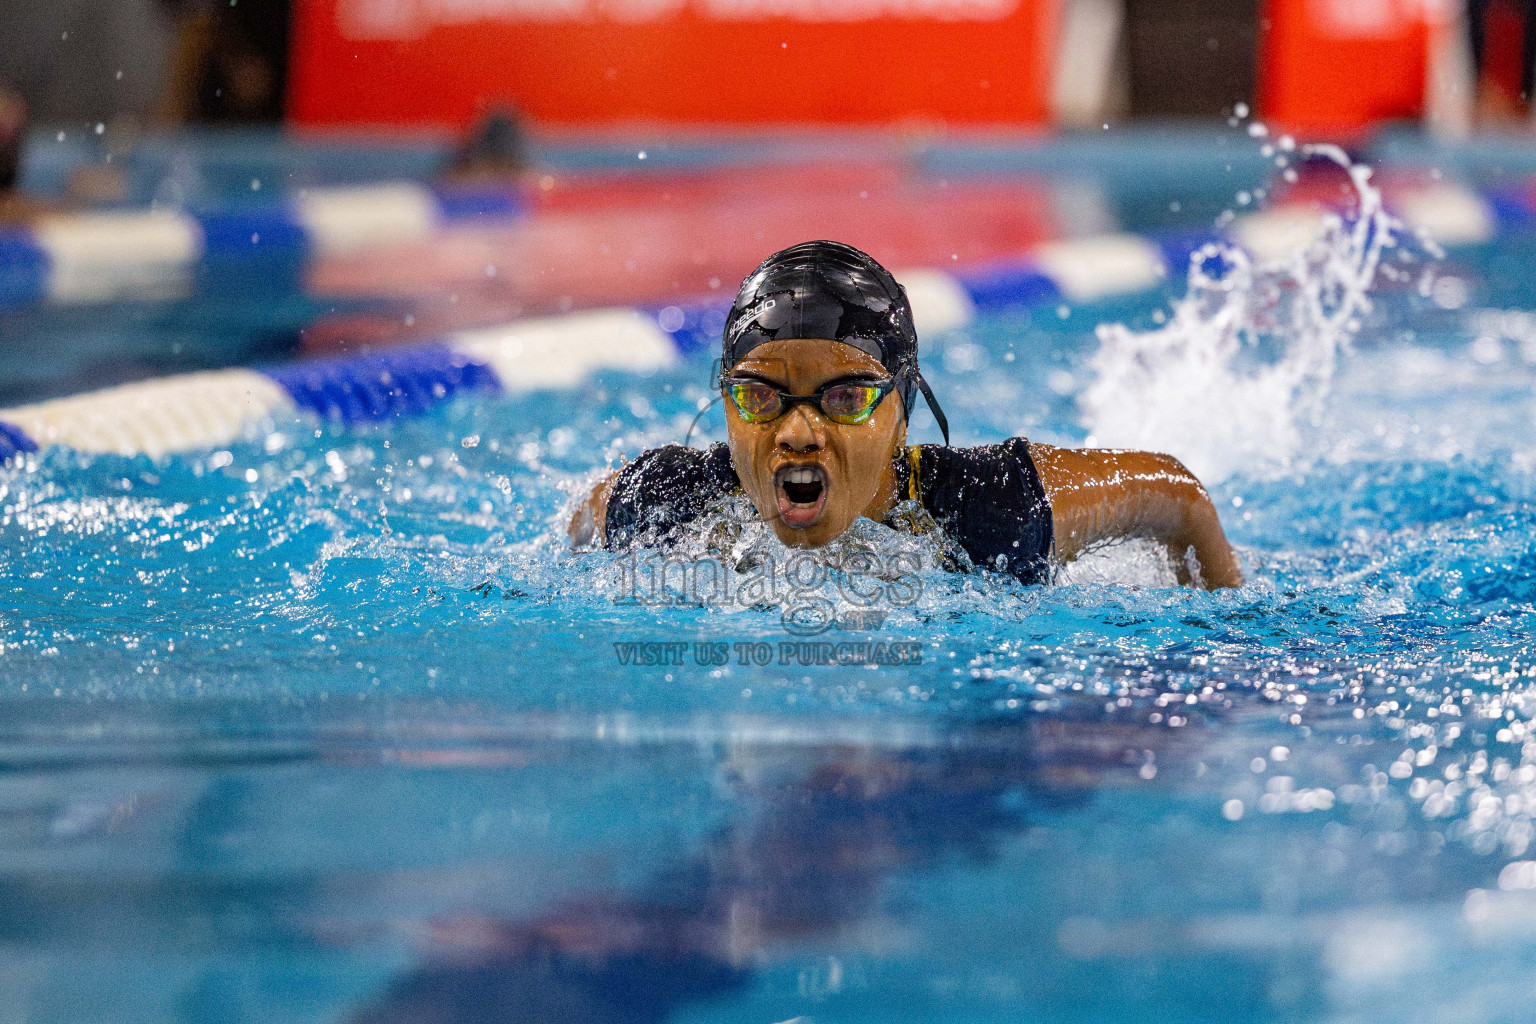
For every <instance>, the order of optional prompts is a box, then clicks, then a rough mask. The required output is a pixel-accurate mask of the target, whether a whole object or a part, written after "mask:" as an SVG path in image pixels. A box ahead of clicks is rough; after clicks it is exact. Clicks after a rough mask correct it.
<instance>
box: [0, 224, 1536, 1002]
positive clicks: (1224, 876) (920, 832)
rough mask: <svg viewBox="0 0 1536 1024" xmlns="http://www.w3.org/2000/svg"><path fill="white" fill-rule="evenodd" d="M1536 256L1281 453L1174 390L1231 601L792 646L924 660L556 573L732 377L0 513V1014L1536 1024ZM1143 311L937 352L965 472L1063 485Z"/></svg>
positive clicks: (1112, 577) (646, 384)
mask: <svg viewBox="0 0 1536 1024" xmlns="http://www.w3.org/2000/svg"><path fill="white" fill-rule="evenodd" d="M1533 258H1536V251H1533V247H1532V244H1531V242H1530V241H1529V240H1520V239H1514V240H1510V241H1506V242H1503V243H1500V244H1499V245H1497V246H1494V247H1489V248H1486V249H1484V250H1480V251H1473V252H1469V253H1466V254H1463V255H1461V256H1459V257H1458V258H1457V259H1456V260H1455V261H1453V262H1452V263H1450V264H1448V265H1447V266H1445V267H1443V268H1442V269H1441V271H1440V273H1441V274H1442V275H1445V276H1453V277H1456V279H1457V280H1459V281H1463V282H1465V284H1466V287H1465V288H1464V289H1463V290H1462V291H1463V293H1464V297H1466V298H1467V299H1468V301H1467V302H1466V304H1465V305H1462V304H1460V303H1458V302H1454V301H1453V302H1442V303H1440V304H1436V302H1434V301H1431V300H1430V299H1427V298H1425V297H1423V296H1421V295H1420V294H1419V292H1418V291H1416V290H1414V289H1413V288H1411V287H1399V288H1384V289H1383V290H1382V291H1381V293H1380V294H1379V295H1378V297H1377V302H1376V305H1375V307H1374V309H1373V310H1372V311H1371V312H1370V314H1369V315H1368V316H1367V317H1366V318H1365V322H1364V324H1363V326H1362V328H1361V331H1360V333H1359V336H1358V338H1357V340H1356V341H1355V343H1354V345H1353V347H1352V348H1350V349H1349V350H1348V351H1346V352H1345V353H1344V354H1343V355H1342V356H1341V359H1340V362H1339V365H1338V367H1337V369H1336V371H1335V372H1333V373H1332V374H1331V375H1330V376H1329V378H1328V380H1327V381H1326V384H1327V387H1326V389H1319V390H1318V391H1317V392H1316V393H1315V394H1314V395H1313V396H1312V397H1314V398H1315V399H1316V401H1315V402H1314V403H1313V404H1312V405H1310V406H1308V410H1307V411H1306V412H1305V413H1304V414H1303V413H1302V412H1300V411H1295V413H1294V415H1291V413H1290V412H1287V411H1286V410H1280V411H1278V412H1277V415H1283V416H1290V418H1289V419H1287V421H1286V422H1287V423H1289V425H1290V426H1291V428H1292V429H1293V430H1294V435H1295V436H1294V443H1293V444H1290V445H1288V446H1286V447H1285V448H1284V449H1283V450H1282V449H1281V448H1276V449H1275V452H1274V453H1273V454H1272V455H1266V454H1265V451H1264V449H1263V447H1262V445H1260V446H1258V447H1255V446H1254V444H1253V442H1252V439H1251V438H1247V439H1245V440H1244V444H1245V446H1246V447H1244V448H1243V450H1242V458H1241V459H1236V460H1233V459H1226V460H1223V459H1222V458H1221V456H1223V454H1224V449H1223V444H1224V440H1223V438H1224V433H1223V429H1224V428H1223V423H1222V422H1220V419H1221V416H1220V415H1219V413H1220V412H1221V410H1222V403H1223V401H1224V400H1225V398H1226V396H1223V395H1219V394H1211V395H1207V396H1204V400H1206V401H1208V402H1209V403H1210V408H1211V410H1213V412H1212V414H1211V415H1210V417H1209V418H1210V419H1211V420H1212V422H1210V424H1209V431H1208V436H1206V437H1203V438H1200V439H1197V440H1199V442H1200V445H1199V447H1200V450H1199V451H1196V452H1192V453H1190V461H1191V464H1192V465H1195V466H1196V467H1197V468H1199V467H1200V466H1201V465H1202V460H1204V464H1206V465H1211V466H1217V465H1220V466H1221V467H1222V468H1221V470H1220V471H1219V472H1216V473H1214V474H1212V475H1211V478H1210V483H1211V491H1212V495H1213V497H1214V499H1215V501H1216V502H1217V505H1218V507H1219V508H1220V510H1221V512H1222V517H1223V521H1224V523H1225V525H1226V528H1227V530H1228V533H1229V536H1230V537H1231V539H1232V540H1233V541H1234V543H1235V544H1236V545H1237V547H1238V549H1239V551H1240V554H1241V557H1242V560H1243V563H1244V566H1245V570H1246V573H1247V575H1248V579H1249V582H1248V584H1247V585H1246V586H1245V587H1243V588H1242V589H1240V590H1237V591H1233V592H1225V593H1218V594H1211V593H1205V592H1197V591H1191V590H1184V589H1177V588H1167V587H1161V586H1155V585H1152V584H1156V583H1158V582H1159V581H1160V580H1161V579H1162V576H1161V575H1159V574H1160V573H1161V574H1163V575H1166V572H1167V570H1166V567H1163V566H1160V565H1158V564H1157V559H1156V558H1155V557H1151V556H1149V554H1148V552H1146V551H1145V550H1141V551H1137V550H1121V551H1111V552H1107V553H1100V554H1098V555H1096V556H1095V557H1094V558H1093V559H1092V560H1091V561H1090V563H1089V564H1086V565H1083V566H1079V567H1077V568H1075V569H1074V570H1073V571H1071V572H1068V573H1066V574H1064V576H1063V579H1062V580H1061V581H1060V582H1058V584H1057V585H1054V586H1050V587H1037V588H1027V587H1022V586H1020V585H1018V584H1016V583H1014V582H1012V581H1010V580H1008V579H1006V578H1000V577H997V576H994V575H978V574H951V573H945V572H943V571H941V570H938V569H935V568H932V566H931V564H928V563H925V565H926V567H925V568H922V569H921V570H919V571H917V572H916V574H915V577H914V578H915V579H916V581H917V590H918V591H919V594H918V596H917V598H916V600H914V601H910V602H907V603H905V604H901V605H899V606H892V607H890V608H887V609H884V610H885V611H886V612H887V613H888V614H887V615H886V617H885V618H884V619H883V621H881V622H879V623H878V624H872V623H870V622H864V623H862V625H863V626H864V627H865V628H863V629H858V628H849V629H841V630H834V631H830V632H828V633H826V634H821V635H820V636H819V637H817V638H812V639H832V640H836V641H839V642H843V641H848V642H857V641H869V642H884V643H887V644H915V645H917V646H916V649H917V650H918V651H920V655H921V662H920V664H905V665H859V664H824V665H816V664H812V665H803V664H798V663H796V662H795V660H794V658H793V657H791V659H790V662H789V663H788V664H785V663H781V661H780V659H779V652H780V650H781V648H780V646H779V645H780V644H786V643H787V644H794V643H796V642H802V641H804V640H805V639H806V638H804V637H799V636H797V635H796V634H794V633H792V632H790V631H788V630H786V628H785V623H784V617H783V615H782V614H781V612H782V609H781V608H779V607H774V606H771V605H770V606H766V607H744V608H743V607H734V608H719V607H700V606H697V605H694V606H690V605H688V604H687V603H666V604H663V603H660V602H651V601H639V602H636V601H624V600H621V599H620V598H622V597H623V588H622V586H621V585H620V584H619V583H618V582H617V581H618V580H619V579H620V575H621V572H622V564H621V563H622V560H621V559H619V558H616V557H615V556H613V555H610V554H606V553H596V554H591V553H589V554H571V553H570V552H568V551H567V550H566V549H565V545H564V542H563V532H562V529H561V524H562V519H563V515H564V510H565V509H566V507H567V506H568V504H569V502H570V501H571V498H572V496H573V495H574V494H576V493H578V492H579V491H580V490H581V489H582V488H583V487H584V486H586V485H588V484H589V483H590V481H591V480H592V479H594V478H595V477H596V475H598V474H599V473H600V472H601V471H603V470H604V469H605V467H607V466H609V465H612V464H616V462H617V460H618V457H619V456H620V455H623V454H627V455H630V456H633V455H634V454H635V453H637V452H639V451H641V450H642V449H644V448H645V447H647V446H651V445H655V444H660V443H664V442H666V441H670V440H675V439H678V438H680V437H682V436H683V435H684V434H685V433H687V432H688V430H689V427H690V424H691V423H692V421H693V420H694V418H695V416H696V415H697V414H698V412H699V407H700V405H701V404H707V398H708V397H709V396H708V395H707V393H706V391H705V385H706V383H707V379H708V372H709V367H708V363H707V360H701V361H696V362H692V363H688V364H685V365H682V366H679V367H677V368H675V369H672V370H667V371H663V372H660V373H657V374H656V375H654V376H651V377H644V378H641V377H632V376H621V375H615V376H609V377H606V378H602V379H600V380H599V381H598V382H597V383H596V384H594V385H593V386H590V387H586V388H581V389H575V390H571V391H564V392H559V393H550V394H541V395H534V396H526V397H520V398H515V399H514V398H488V397H480V398H471V399H465V400H460V401H457V402H455V403H453V404H450V405H447V406H445V407H443V408H441V409H439V410H438V411H437V412H435V413H434V414H432V415H430V416H428V417H426V418H424V419H420V420H414V421H406V422H399V423H396V424H391V425H388V426H385V427H382V428H378V429H375V430H368V431H357V430H350V429H343V428H340V427H332V426H320V427H317V426H316V424H314V423H312V422H309V421H302V420H298V419H293V420H282V421H278V422H274V423H272V424H270V425H269V426H268V428H267V429H265V430H263V431H261V432H260V433H259V434H257V435H254V436H252V437H251V438H249V439H248V441H246V442H244V443H242V444H240V445H237V446H234V447H231V448H230V449H228V450H226V451H219V452H212V453H203V454H200V455H197V456H194V457H185V458H173V459H168V460H162V461H150V460H148V459H123V458H117V457H90V458H87V457H81V456H78V455H72V454H68V453H64V452H59V451H52V452H48V453H45V454H43V455H41V456H37V457H34V458H33V459H31V460H30V461H28V462H27V463H26V464H25V465H21V466H12V467H9V468H6V469H4V470H0V566H3V583H0V586H3V587H4V599H3V601H0V702H3V711H0V767H3V770H0V951H3V952H0V992H4V993H5V994H6V995H7V997H8V998H6V999H5V1000H4V1001H3V1003H4V1006H3V1008H0V1019H15V1020H28V1021H31V1020H36V1021H75V1020H102V1019H123V1020H129V1019H131V1020H141V1021H152V1020H199V1021H201V1020H210V1021H220V1020H236V1019H239V1020H273V1021H278V1020H282V1021H309V1020H312V1021H321V1020H325V1021H333V1020H344V1021H406V1020H412V1021H419V1020H436V1021H486V1020H518V1021H545V1020H548V1021H555V1020H558V1021H566V1022H569V1021H591V1022H598V1021H625V1022H630V1021H635V1022H641V1021H644V1022H650V1021H656V1022H660V1021H676V1022H704V1021H733V1022H735V1021H761V1022H763V1024H768V1022H778V1021H789V1020H795V1019H799V1020H801V1021H806V1022H809V1021H815V1022H817V1024H827V1022H844V1021H846V1022H855V1021H881V1022H900V1021H913V1022H918V1021H923V1022H934V1021H945V1022H950V1021H954V1022H961V1021H964V1022H972V1021H975V1022H981V1021H1022V1020H1028V1021H1063V1022H1065V1021H1094V1022H1100V1021H1102V1022H1119V1021H1136V1022H1149V1021H1181V1022H1182V1021H1212V1022H1215V1021H1223V1022H1225V1021H1238V1020H1244V1021H1337V1022H1345V1021H1348V1022H1362V1024H1363V1022H1375V1021H1381V1022H1386V1021H1392V1022H1404V1021H1425V1022H1429V1021H1435V1022H1453V1021H1486V1022H1491V1021H1516V1020H1522V1021H1523V1020H1528V1019H1529V1015H1530V1010H1529V1007H1530V1006H1531V1005H1532V1002H1533V999H1536V850H1532V849H1531V842H1532V839H1533V837H1536V826H1533V820H1532V819H1533V817H1536V741H1533V740H1532V738H1531V730H1532V728H1533V726H1532V720H1533V718H1536V701H1533V700H1532V699H1531V697H1530V694H1531V693H1532V685H1533V683H1532V678H1533V674H1536V662H1533V661H1532V660H1531V657H1532V656H1531V649H1532V629H1533V625H1536V612H1533V602H1536V546H1533V531H1532V510H1533V507H1536V506H1533V500H1536V495H1533V482H1536V476H1533V473H1536V461H1533V460H1536V314H1533V313H1531V312H1522V311H1529V310H1532V309H1536V290H1533V289H1532V288H1531V285H1530V283H1529V280H1528V276H1527V274H1526V273H1525V270H1526V268H1528V267H1530V266H1531V265H1532V261H1533ZM1436 294H1440V295H1442V296H1443V295H1445V294H1447V293H1446V292H1443V291H1442V292H1437V293H1436ZM1165 300H1166V297H1162V296H1157V297H1143V298H1141V299H1138V300H1135V301H1128V302H1124V303H1119V304H1115V305H1099V306H1092V307H1082V308H1076V309H1068V308H1065V307H1064V308H1063V309H1061V310H1059V311H1058V310H1045V311H1037V312H1034V313H1030V314H1025V313H1018V314H1012V315H1008V316H998V317H992V318H988V319H984V320H982V321H980V322H978V323H976V324H975V325H974V326H973V327H972V328H970V329H969V330H967V331H964V332H958V333H955V334H951V335H947V336H944V337H941V338H935V339H931V340H930V341H929V342H928V348H927V350H926V351H925V355H924V359H925V366H927V367H929V368H930V369H929V370H928V374H929V378H930V380H931V381H932V383H933V386H934V388H935V391H936V392H937V393H938V394H939V396H940V397H941V399H942V400H943V402H944V406H945V409H946V411H947V413H948V414H949V418H950V422H951V425H952V428H953V431H954V436H955V441H956V443H959V444H974V443H981V442H986V441H994V440H998V439H1000V438H1002V437H1004V436H1006V435H1009V434H1018V433H1022V434H1025V435H1027V436H1029V437H1031V438H1033V439H1036V440H1042V441H1050V442H1056V443H1065V444H1081V443H1083V442H1084V440H1085V438H1086V437H1087V435H1088V433H1089V427H1088V426H1087V425H1086V424H1085V416H1084V412H1083V406H1082V405H1081V404H1080V401H1081V399H1082V397H1083V395H1084V394H1085V392H1086V391H1087V389H1088V388H1090V387H1091V385H1092V384H1093V382H1094V379H1095V374H1096V372H1098V371H1096V370H1095V368H1094V367H1095V365H1096V364H1095V363H1094V361H1093V360H1094V357H1095V353H1096V352H1097V351H1098V349H1099V344H1100V343H1099V341H1098V340H1097V339H1096V338H1095V335H1094V327H1095V326H1096V325H1097V324H1098V323H1100V322H1117V321H1120V322H1125V323H1127V324H1128V325H1130V326H1131V327H1133V328H1136V329H1138V330H1150V329H1153V328H1154V327H1155V326H1156V323H1157V320H1158V318H1160V317H1161V315H1162V313H1161V311H1162V310H1164V309H1166V305H1165ZM1446 306H1450V307H1453V308H1445V307H1446ZM1245 358H1258V355H1251V356H1249V357H1245ZM1298 409H1299V407H1298ZM913 426H914V430H915V432H916V436H917V438H918V439H920V440H936V431H935V430H934V429H933V426H932V421H931V419H929V418H927V414H926V413H919V414H917V415H915V416H914V418H913ZM722 432H723V422H722V421H721V419H720V410H719V407H718V406H715V407H714V408H712V409H709V410H707V411H706V412H705V413H704V414H703V416H702V417H701V418H700V423H699V435H701V436H702V437H703V438H706V439H710V438H719V437H720V436H721V435H722ZM696 436H698V435H696ZM696 443H697V441H696ZM1191 443H1192V444H1193V443H1194V442H1191ZM1175 454H1184V453H1180V452H1175ZM1228 454H1230V453H1228ZM869 536H871V537H873V541H872V543H874V544H876V545H877V546H878V545H881V544H888V543H893V542H892V541H891V540H890V539H889V538H882V537H881V536H880V535H879V532H878V531H875V532H873V533H870V534H869ZM860 624H861V623H858V622H854V623H852V625H853V626H858V625H860ZM647 642H654V643H677V642H684V643H686V644H687V646H686V647H684V648H681V649H680V651H681V653H680V655H679V657H678V658H677V659H676V662H677V663H664V664H636V663H635V660H636V659H634V658H630V659H628V660H629V663H627V664H626V663H625V659H624V658H623V657H622V655H621V651H622V650H623V649H624V645H627V644H633V643H647ZM695 644H703V645H709V644H725V645H727V650H729V651H730V652H731V653H730V654H729V655H728V656H727V657H726V658H725V663H724V664H698V663H697V660H696V658H695V652H696V650H697V651H708V650H709V649H710V648H708V647H701V648H695V647H694V645H695ZM737 644H746V645H752V646H751V647H750V648H748V649H750V650H756V649H757V648H756V646H755V645H758V644H768V645H770V649H771V651H772V654H773V656H772V657H771V658H770V660H769V663H768V664H766V665H759V664H756V663H749V664H742V663H740V662H741V659H740V658H738V657H737V655H736V653H735V652H736V650H737V648H736V647H735V645H737ZM616 645H617V646H616ZM631 650H632V649H631ZM790 650H791V651H794V650H797V649H796V648H790ZM655 660H663V661H666V660H668V659H665V658H663V659H655ZM703 660H705V661H709V660H710V659H709V658H708V657H705V658H704V659H703ZM748 660H749V661H750V659H748ZM813 660H814V659H813Z"/></svg>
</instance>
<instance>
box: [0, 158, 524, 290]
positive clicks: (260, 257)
mask: <svg viewBox="0 0 1536 1024" xmlns="http://www.w3.org/2000/svg"><path fill="white" fill-rule="evenodd" d="M521 213H522V205H521V201H520V200H519V198H518V197H517V195H516V193H515V192H514V191H513V190H511V189H470V188H444V189H431V188H427V187H425V186H422V185H418V184H415V183H412V182H393V183H385V184H380V185H367V186H360V187H356V188H328V189H321V188H317V189H307V190H304V191H302V192H300V193H298V194H297V195H296V196H294V197H293V198H292V199H291V200H289V201H285V202H283V203H279V204H273V205H266V206H244V207H238V208H230V209H225V210H217V211H209V212H203V213H178V212H171V211H166V210H152V211H148V212H133V213H91V214H58V215H50V216H47V217H43V218H41V219H39V220H38V221H37V222H36V223H35V224H32V225H29V226H26V227H17V228H9V229H0V308H7V307H18V306H28V305H35V304H41V303H54V304H67V303H86V302H108V301H112V300H116V299H134V300H166V299H176V298H182V297H185V296H186V295H188V294H190V293H191V291H192V289H193V286H194V283H195V282H196V280H197V278H198V274H199V271H200V270H202V269H203V268H204V267H205V265H206V264H208V263H210V262H214V261H219V260H223V259H229V258H236V259H240V260H242V261H247V262H249V263H252V264H260V263H261V262H263V261H266V262H271V263H274V264H279V265H284V266H286V265H291V264H293V263H295V262H296V261H300V260H302V259H304V258H308V257H313V256H338V255H345V254H347V253H355V252H363V251H366V250H368V249H371V248H375V247H379V246H388V245H401V244H407V243H411V242H416V241H421V240H424V239H430V238H431V237H433V235H435V234H436V233H437V232H438V231H440V230H442V228H443V227H445V226H447V225H450V224H454V223H458V222H462V221H467V220H477V221H479V222H481V223H484V222H487V221H510V220H513V219H516V218H517V217H519V216H520V215H521Z"/></svg>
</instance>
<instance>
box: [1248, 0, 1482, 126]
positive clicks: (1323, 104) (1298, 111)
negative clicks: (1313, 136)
mask: <svg viewBox="0 0 1536 1024" xmlns="http://www.w3.org/2000/svg"><path fill="white" fill-rule="evenodd" d="M1450 6H1451V5H1450V4H1449V2H1447V0H1266V2H1265V3H1264V5H1263V13H1264V17H1263V24H1264V26H1265V31H1264V33H1263V36H1262V42H1261V44H1260V54H1259V57H1260V62H1259V67H1260V71H1259V96H1258V112H1259V115H1260V116H1261V117H1263V118H1264V119H1265V120H1268V121H1272V122H1274V123H1275V124H1276V125H1277V126H1279V127H1284V128H1287V129H1290V130H1293V131H1300V132H1307V133H1324V134H1333V133H1340V132H1342V133H1346V134H1347V133H1350V132H1353V131H1356V130H1359V129H1362V128H1366V127H1369V126H1371V125H1374V124H1379V123H1380V122H1382V121H1388V120H1393V119H1397V118H1417V117H1419V116H1420V115H1421V114H1423V113H1424V104H1425V96H1426V86H1427V82H1428V75H1429V55H1430V46H1431V43H1432V41H1433V40H1434V38H1435V33H1436V32H1443V31H1446V30H1447V28H1448V27H1449V26H1448V22H1449V20H1450V18H1449V15H1450V13H1451V11H1450Z"/></svg>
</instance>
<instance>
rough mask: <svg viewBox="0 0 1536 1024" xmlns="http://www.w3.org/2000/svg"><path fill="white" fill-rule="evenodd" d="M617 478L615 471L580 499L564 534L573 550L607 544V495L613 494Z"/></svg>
mask: <svg viewBox="0 0 1536 1024" xmlns="http://www.w3.org/2000/svg"><path fill="white" fill-rule="evenodd" d="M618 478H619V474H618V471H617V470H615V471H614V472H612V473H609V474H608V475H607V476H605V477H603V478H602V479H601V480H599V481H598V482H597V483H596V484H594V485H593V487H592V491H591V493H589V494H588V495H587V496H586V497H585V498H583V499H581V504H579V505H577V506H576V511H575V512H573V513H571V521H570V522H569V523H567V524H566V527H565V532H566V535H567V536H568V537H570V538H571V548H572V549H573V550H579V549H581V548H591V547H602V546H603V544H604V543H606V542H607V540H608V495H609V494H611V493H613V484H614V481H616V480H617V479H618Z"/></svg>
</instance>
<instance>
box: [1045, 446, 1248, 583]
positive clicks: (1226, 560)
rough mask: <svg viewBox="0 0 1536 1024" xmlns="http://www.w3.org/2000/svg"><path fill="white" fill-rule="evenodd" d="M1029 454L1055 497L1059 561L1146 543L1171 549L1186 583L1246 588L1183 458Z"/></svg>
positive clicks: (1052, 450) (1056, 451)
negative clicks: (1118, 544)
mask: <svg viewBox="0 0 1536 1024" xmlns="http://www.w3.org/2000/svg"><path fill="white" fill-rule="evenodd" d="M1029 451H1030V457H1031V458H1032V459H1033V460H1034V462H1035V468H1036V470H1037V471H1038V472H1039V474H1040V480H1041V482H1042V483H1043V484H1044V485H1045V491H1046V494H1047V495H1048V496H1049V498H1050V503H1051V520H1052V525H1053V528H1054V546H1053V549H1052V556H1053V558H1054V559H1055V560H1056V561H1057V562H1070V561H1072V560H1073V559H1075V558H1077V557H1078V556H1079V555H1081V554H1083V553H1084V552H1085V551H1087V550H1089V549H1090V548H1093V547H1096V546H1098V545H1102V544H1107V543H1111V542H1113V541H1117V540H1124V539H1127V538H1131V537H1140V538H1145V539H1148V540H1152V541H1156V542H1158V543H1160V544H1163V545H1165V546H1166V547H1167V548H1168V551H1169V554H1171V555H1172V556H1173V562H1174V571H1175V573H1177V575H1178V579H1179V582H1180V583H1184V584H1190V585H1203V586H1205V587H1207V588H1208V589H1211V590H1215V589H1218V588H1221V587H1238V586H1242V583H1243V574H1242V570H1241V569H1239V568H1238V564H1237V556H1236V555H1234V554H1233V552H1232V546H1231V545H1230V544H1228V543H1227V537H1226V534H1225V533H1223V532H1222V529H1221V520H1220V519H1219V518H1218V517H1217V515H1216V507H1215V506H1214V505H1212V504H1211V498H1210V495H1208V494H1206V492H1205V488H1204V487H1203V486H1201V484H1200V481H1199V480H1197V479H1196V478H1195V476H1194V474H1193V473H1191V472H1190V471H1189V470H1187V469H1185V468H1184V465H1183V463H1181V462H1179V460H1178V459H1175V458H1174V457H1173V456H1171V455H1159V454H1156V453H1154V452H1141V451H1118V450H1114V449H1072V448H1056V447H1054V446H1052V445H1048V444H1034V443H1031V444H1030V446H1029Z"/></svg>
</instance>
